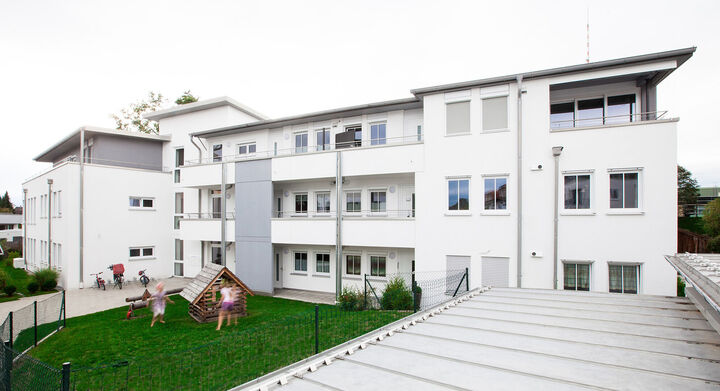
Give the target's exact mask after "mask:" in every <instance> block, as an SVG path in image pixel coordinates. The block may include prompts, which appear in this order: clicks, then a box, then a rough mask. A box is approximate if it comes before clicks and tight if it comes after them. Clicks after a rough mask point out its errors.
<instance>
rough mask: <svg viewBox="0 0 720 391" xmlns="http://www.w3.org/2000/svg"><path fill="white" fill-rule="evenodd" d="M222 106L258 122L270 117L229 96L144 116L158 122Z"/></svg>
mask: <svg viewBox="0 0 720 391" xmlns="http://www.w3.org/2000/svg"><path fill="white" fill-rule="evenodd" d="M222 106H230V107H233V108H235V109H237V110H240V111H242V112H244V113H245V114H248V115H250V116H253V117H255V118H257V119H258V120H266V119H268V117H266V116H265V115H263V114H260V113H259V112H257V111H255V110H254V109H252V108H250V107H248V106H245V105H244V104H242V103H240V102H238V101H236V100H235V99H232V98H230V97H227V96H221V97H218V98H212V99H204V100H201V101H197V102H193V103H187V104H184V105H178V106H174V107H170V108H168V109H162V110H158V111H154V112H152V113H148V114H143V117H144V118H147V119H149V120H153V121H157V120H160V119H163V118H168V117H173V116H176V115H182V114H188V113H192V112H195V111H201V110H207V109H212V108H215V107H222Z"/></svg>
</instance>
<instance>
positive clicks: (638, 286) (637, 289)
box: [607, 262, 643, 295]
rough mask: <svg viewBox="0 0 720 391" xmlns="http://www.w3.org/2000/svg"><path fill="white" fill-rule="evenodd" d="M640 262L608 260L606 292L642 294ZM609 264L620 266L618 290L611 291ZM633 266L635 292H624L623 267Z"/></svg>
mask: <svg viewBox="0 0 720 391" xmlns="http://www.w3.org/2000/svg"><path fill="white" fill-rule="evenodd" d="M642 265H643V264H642V263H641V262H608V268H607V271H608V292H609V293H619V294H628V295H640V294H642V276H643V272H642ZM611 266H619V267H620V292H612V291H611V290H610V267H611ZM630 267H634V268H635V273H636V274H635V276H636V280H635V292H626V289H625V268H630Z"/></svg>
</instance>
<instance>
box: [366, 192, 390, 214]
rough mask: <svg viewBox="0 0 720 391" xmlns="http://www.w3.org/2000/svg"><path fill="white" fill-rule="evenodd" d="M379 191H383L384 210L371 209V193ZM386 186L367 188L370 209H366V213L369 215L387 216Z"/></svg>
mask: <svg viewBox="0 0 720 391" xmlns="http://www.w3.org/2000/svg"><path fill="white" fill-rule="evenodd" d="M375 192H380V193H383V192H384V193H385V210H384V211H373V210H372V193H375ZM388 193H389V192H388V188H387V187H385V188H374V189H368V205H369V206H370V209H368V213H369V214H370V215H371V216H387V215H388Z"/></svg>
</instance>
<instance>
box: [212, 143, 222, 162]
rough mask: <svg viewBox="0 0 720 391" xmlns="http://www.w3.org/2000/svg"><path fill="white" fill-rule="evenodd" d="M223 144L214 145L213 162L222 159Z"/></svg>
mask: <svg viewBox="0 0 720 391" xmlns="http://www.w3.org/2000/svg"><path fill="white" fill-rule="evenodd" d="M222 147H223V146H222V144H215V145H213V162H221V161H222Z"/></svg>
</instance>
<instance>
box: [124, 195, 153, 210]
mask: <svg viewBox="0 0 720 391" xmlns="http://www.w3.org/2000/svg"><path fill="white" fill-rule="evenodd" d="M133 199H136V200H138V203H139V206H133V205H132V204H130V205H129V206H128V208H129V209H130V210H155V197H141V196H128V201H129V203H130V202H132V200H133ZM146 201H150V202H151V203H152V205H151V206H144V204H145V202H146Z"/></svg>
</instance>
